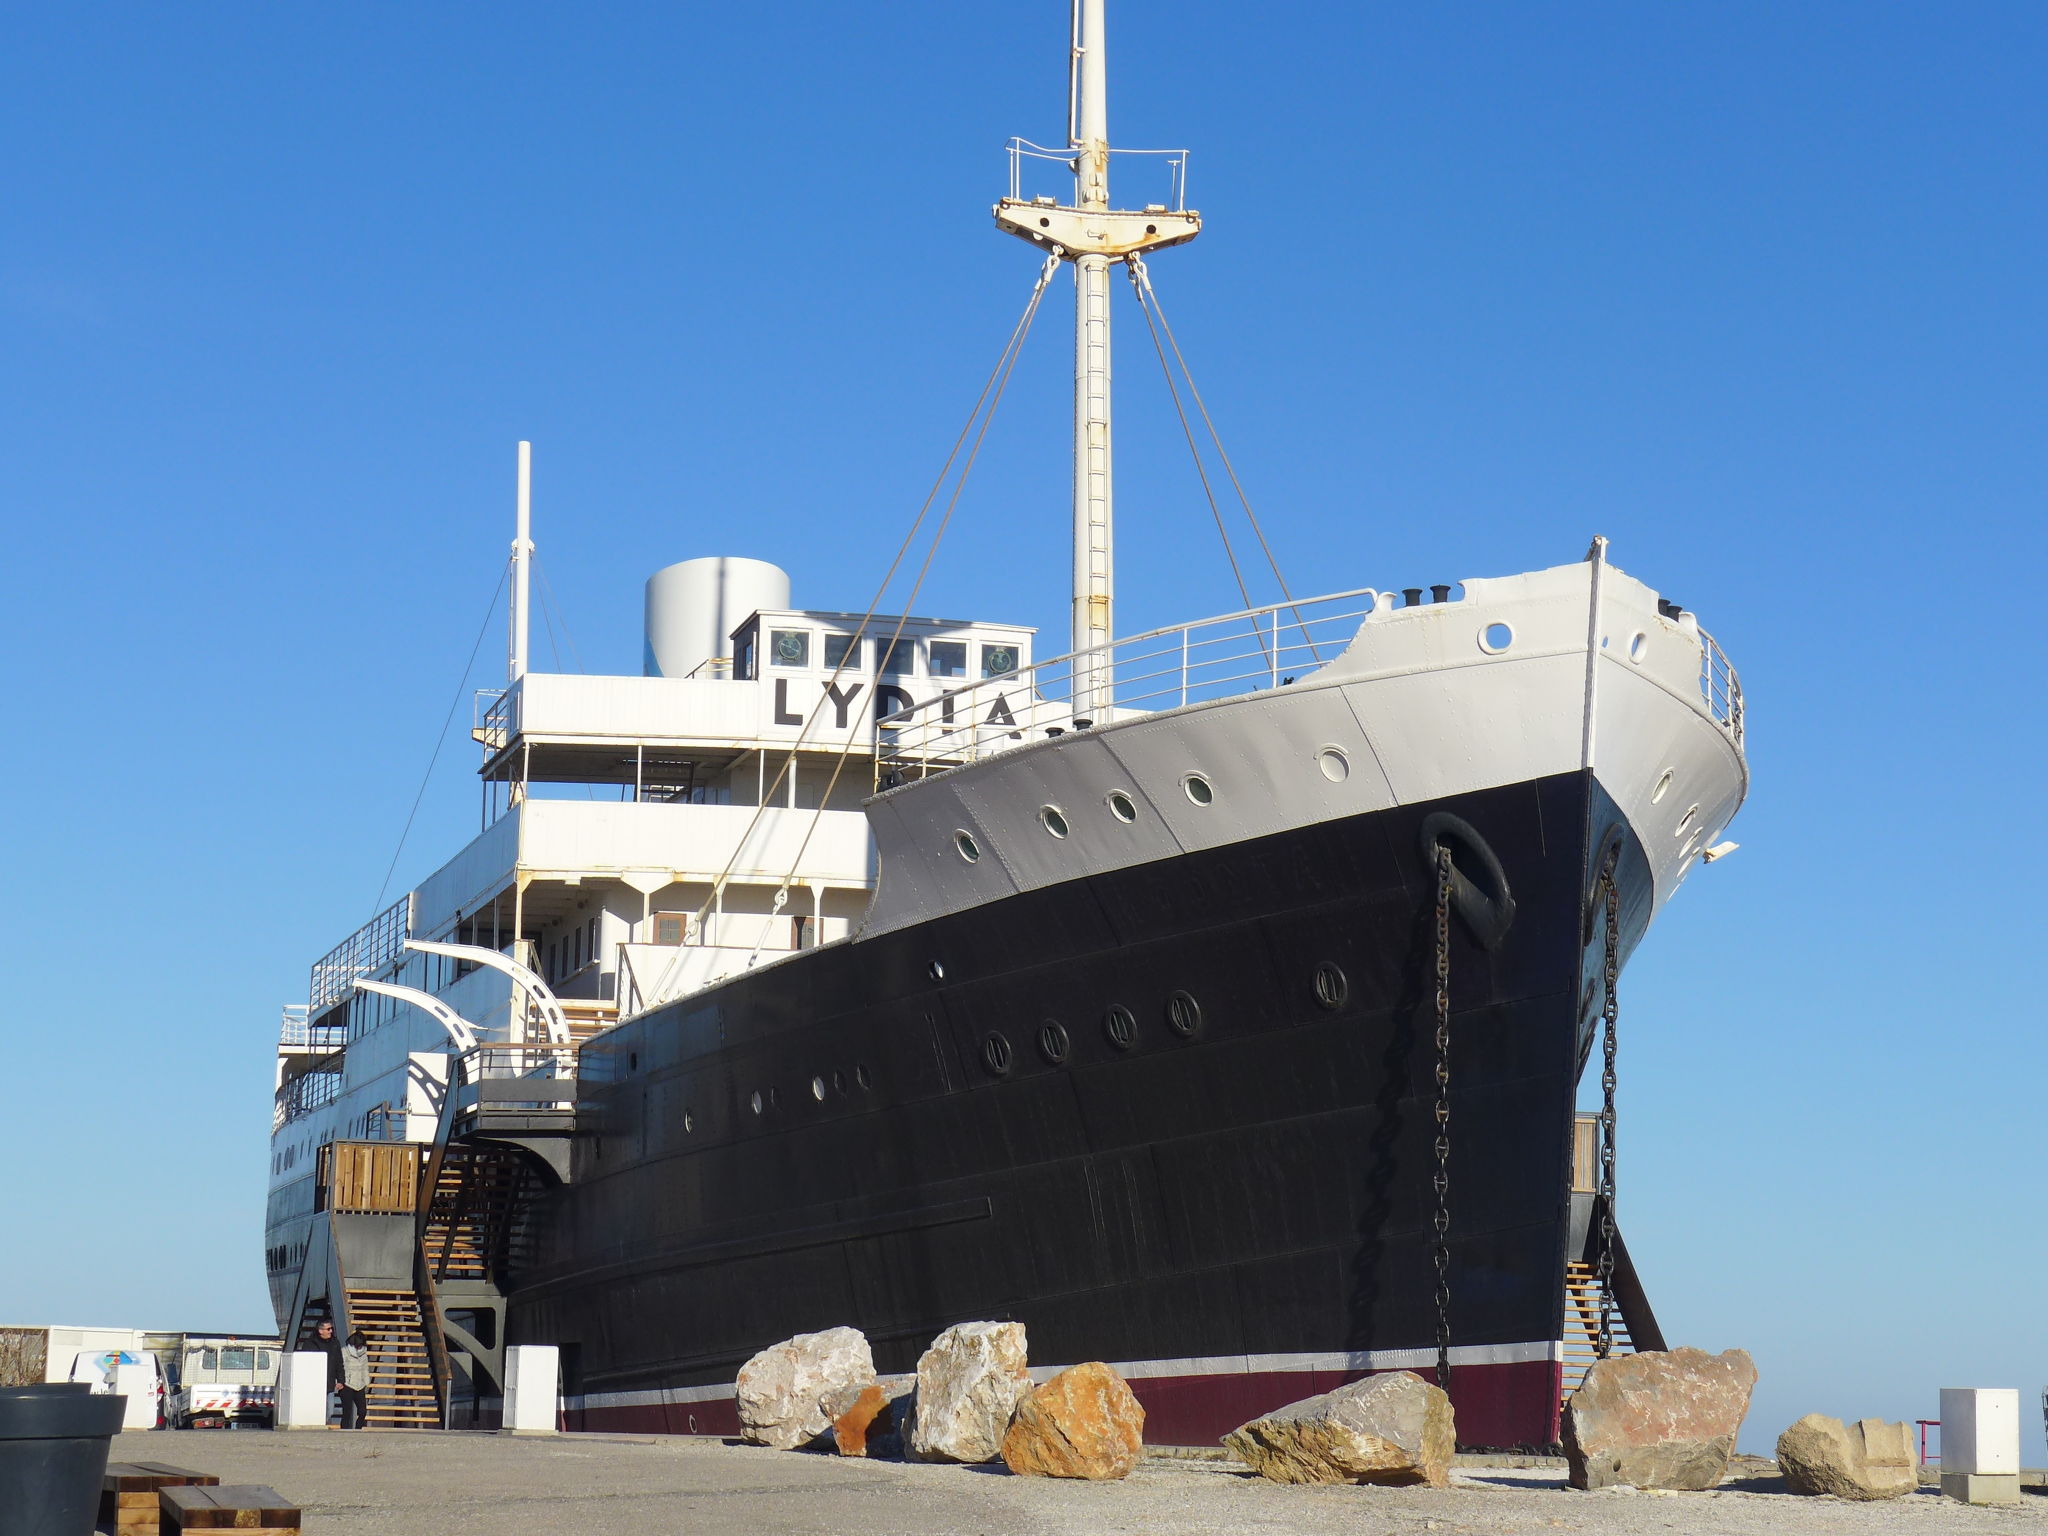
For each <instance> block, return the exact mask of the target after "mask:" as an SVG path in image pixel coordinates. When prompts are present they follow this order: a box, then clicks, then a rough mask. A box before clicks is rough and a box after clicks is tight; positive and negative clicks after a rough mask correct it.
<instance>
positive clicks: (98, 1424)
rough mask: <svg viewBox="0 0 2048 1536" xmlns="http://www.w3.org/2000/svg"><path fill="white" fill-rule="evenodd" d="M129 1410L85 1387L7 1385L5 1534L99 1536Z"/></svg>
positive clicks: (0, 1479) (1, 1521) (0, 1480)
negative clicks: (106, 1487)
mask: <svg viewBox="0 0 2048 1536" xmlns="http://www.w3.org/2000/svg"><path fill="white" fill-rule="evenodd" d="M127 1409H128V1399H127V1398H125V1397H111V1396H106V1395H101V1396H98V1397H95V1396H94V1395H93V1393H92V1389H91V1388H90V1387H88V1386H87V1385H86V1384H85V1383H84V1382H69V1381H59V1382H50V1383H47V1384H45V1385H42V1386H34V1387H0V1536H92V1528H93V1523H94V1521H95V1520H96V1519H97V1518H98V1517H99V1511H100V1479H101V1478H102V1477H104V1476H105V1475H106V1471H107V1449H108V1446H109V1445H110V1443H111V1442H112V1440H113V1438H114V1436H115V1435H116V1434H117V1433H118V1432H119V1431H120V1428H121V1419H122V1417H123V1416H124V1415H125V1414H126V1412H127Z"/></svg>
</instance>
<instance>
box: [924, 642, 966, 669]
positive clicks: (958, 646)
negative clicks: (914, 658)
mask: <svg viewBox="0 0 2048 1536" xmlns="http://www.w3.org/2000/svg"><path fill="white" fill-rule="evenodd" d="M925 665H926V667H927V669H928V670H929V671H930V672H931V675H932V676H933V677H965V676H966V675H967V642H966V641H965V640H934V641H932V643H931V644H930V645H928V646H927V647H925Z"/></svg>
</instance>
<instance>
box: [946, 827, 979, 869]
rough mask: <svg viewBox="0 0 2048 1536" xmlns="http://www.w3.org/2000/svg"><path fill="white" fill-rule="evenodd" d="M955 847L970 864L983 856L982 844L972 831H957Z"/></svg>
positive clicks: (954, 836)
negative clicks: (977, 840)
mask: <svg viewBox="0 0 2048 1536" xmlns="http://www.w3.org/2000/svg"><path fill="white" fill-rule="evenodd" d="M953 849H954V851H955V852H956V853H958V854H959V855H960V857H961V858H963V859H965V860H966V861H967V862H968V863H970V864H972V863H973V862H974V861H975V860H976V859H978V858H980V857H981V844H979V843H977V842H976V841H975V840H974V835H973V834H972V833H970V832H955V833H954V834H953Z"/></svg>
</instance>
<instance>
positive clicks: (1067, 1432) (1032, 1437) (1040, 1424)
mask: <svg viewBox="0 0 2048 1536" xmlns="http://www.w3.org/2000/svg"><path fill="white" fill-rule="evenodd" d="M1144 1453H1145V1410H1144V1409H1143V1408H1142V1407H1140V1406H1139V1404H1138V1399H1137V1398H1136V1397H1134V1396H1133V1395H1132V1393H1131V1389H1130V1388H1129V1387H1128V1386H1126V1385H1125V1384H1124V1379H1123V1377H1121V1376H1119V1375H1117V1373H1116V1372H1115V1371H1113V1370H1111V1369H1110V1368H1109V1367H1108V1366H1106V1365H1104V1364H1103V1363H1102V1362H1101V1361H1099V1360H1093V1361H1090V1362H1089V1363H1088V1364H1086V1365H1077V1366H1074V1367H1072V1368H1071V1369H1069V1370H1064V1371H1061V1372H1060V1373H1059V1375H1057V1376H1055V1377H1053V1379H1052V1380H1051V1381H1048V1382H1047V1383H1046V1384H1045V1385H1044V1386H1042V1387H1038V1388H1035V1389H1034V1390H1033V1391H1032V1392H1031V1393H1030V1394H1029V1395H1028V1396H1026V1397H1025V1399H1024V1400H1023V1401H1022V1402H1020V1403H1019V1404H1018V1405H1017V1413H1016V1416H1015V1417H1014V1418H1012V1419H1011V1420H1010V1430H1009V1433H1008V1434H1006V1435H1004V1436H1003V1465H1004V1466H1006V1467H1008V1468H1009V1469H1010V1470H1011V1471H1012V1472H1016V1473H1018V1474H1020V1475H1022V1476H1025V1477H1087V1478H1113V1477H1128V1476H1129V1475H1130V1472H1131V1469H1132V1468H1133V1467H1135V1466H1137V1464H1138V1458H1139V1457H1140V1456H1142V1455H1144Z"/></svg>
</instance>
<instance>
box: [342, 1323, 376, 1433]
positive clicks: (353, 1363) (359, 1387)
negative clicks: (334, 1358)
mask: <svg viewBox="0 0 2048 1536" xmlns="http://www.w3.org/2000/svg"><path fill="white" fill-rule="evenodd" d="M369 1390H370V1341H369V1339H368V1338H367V1337H365V1336H364V1334H363V1330H362V1329H360V1328H358V1329H357V1330H356V1331H355V1332H354V1333H352V1334H350V1335H349V1336H348V1342H347V1343H346V1344H344V1345H342V1346H341V1427H342V1428H343V1429H361V1428H362V1427H363V1418H364V1413H363V1409H364V1405H365V1400H366V1398H367V1395H368V1393H369Z"/></svg>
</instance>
